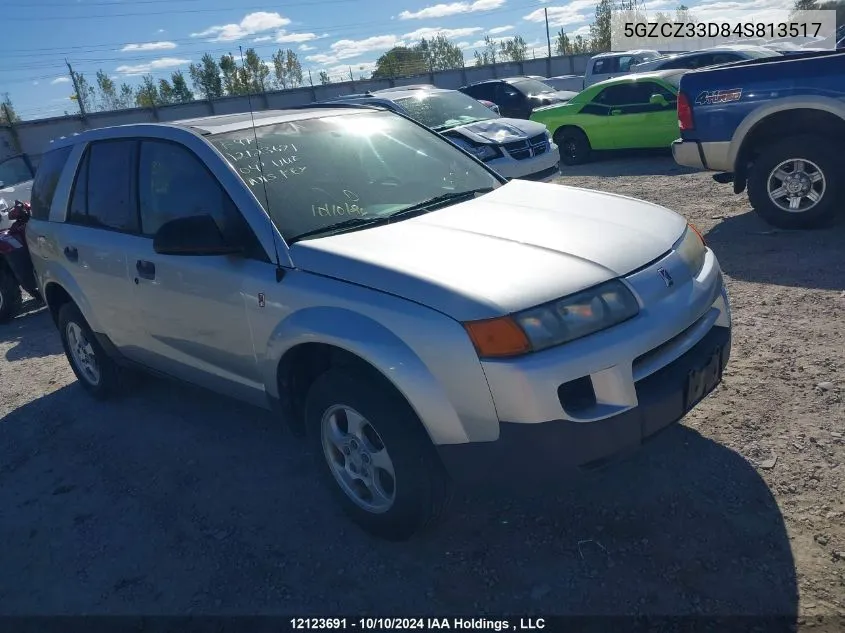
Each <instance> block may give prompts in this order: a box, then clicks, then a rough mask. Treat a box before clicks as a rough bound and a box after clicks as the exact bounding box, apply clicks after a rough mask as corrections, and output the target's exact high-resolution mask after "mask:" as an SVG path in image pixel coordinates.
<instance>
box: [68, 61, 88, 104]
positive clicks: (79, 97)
mask: <svg viewBox="0 0 845 633" xmlns="http://www.w3.org/2000/svg"><path fill="white" fill-rule="evenodd" d="M65 64H67V69H68V71H70V80H71V81H72V82H73V90H74V92H76V103H77V104H79V114H81V115H82V116H85V114H86V112H85V102H84V101H83V99H82V94H81V93H80V92H79V84H78V83H77V81H76V73H75V72H73V68H71V67H70V62H69V61H68V60H67V59H65Z"/></svg>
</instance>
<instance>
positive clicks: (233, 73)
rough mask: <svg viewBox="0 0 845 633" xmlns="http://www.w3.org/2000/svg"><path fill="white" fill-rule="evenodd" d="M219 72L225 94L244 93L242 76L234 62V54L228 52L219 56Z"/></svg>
mask: <svg viewBox="0 0 845 633" xmlns="http://www.w3.org/2000/svg"><path fill="white" fill-rule="evenodd" d="M220 72H221V73H222V75H223V89H224V90H225V91H226V94H227V95H230V96H232V95H242V94H246V90H244V87H243V83H242V81H241V80H242V76H241V73H240V72H239V70H238V65H237V64H236V63H235V58H234V56H233V55H232V54H231V53H229V54H228V55H223V56H222V57H221V58H220Z"/></svg>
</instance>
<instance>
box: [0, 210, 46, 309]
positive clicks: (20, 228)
mask: <svg viewBox="0 0 845 633" xmlns="http://www.w3.org/2000/svg"><path fill="white" fill-rule="evenodd" d="M31 214H32V210H31V207H30V206H29V203H28V202H21V201H20V200H15V205H14V207H13V208H12V210H11V211H9V219H10V220H12V226H10V227H9V228H8V229H4V230H2V231H0V323H3V322H6V321H10V320H11V319H14V318H15V317H16V316H17V315H18V312H20V309H21V304H22V303H23V295H22V294H21V288H23V289H24V290H25V291H26V292H27V293H29V295H31V296H32V297H33V298H34V299H35V300H36V301H37V302H38V303H43V299H42V298H41V293H40V292H39V290H38V284H37V283H36V281H35V270H34V269H33V267H32V258H31V257H30V255H29V246H28V245H27V243H26V223H27V222H29V218H30V216H31Z"/></svg>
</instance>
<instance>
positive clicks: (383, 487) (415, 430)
mask: <svg viewBox="0 0 845 633" xmlns="http://www.w3.org/2000/svg"><path fill="white" fill-rule="evenodd" d="M305 420H306V425H307V430H308V435H309V438H310V440H309V441H310V443H311V447H312V450H313V452H314V454H315V455H316V457H317V461H318V468H319V469H320V471H321V473H322V475H323V478H324V480H325V482H326V483H327V484H328V485H329V487H330V488H331V489H332V491H333V493H334V494H335V496H336V497H337V498H338V499H339V501H340V503H341V505H342V507H343V509H344V511H345V512H346V513H347V514H348V515H349V516H350V518H351V519H352V520H353V521H354V522H355V523H357V524H358V525H359V526H361V527H362V528H363V529H364V530H366V531H367V532H369V533H370V534H373V535H374V536H378V537H380V538H385V539H389V540H405V539H408V538H410V537H411V536H413V535H414V534H415V533H417V532H419V531H420V530H422V529H423V528H424V527H427V526H428V525H430V524H432V523H433V522H434V521H435V520H436V519H437V518H438V517H439V516H440V514H441V513H442V512H443V510H444V509H445V507H446V505H447V504H448V501H449V498H450V486H449V481H448V478H447V476H446V473H445V471H444V469H443V465H442V464H441V463H440V461H439V459H438V458H437V455H436V453H435V451H434V447H433V445H432V444H431V440H430V439H429V437H428V435H427V434H426V432H425V431H424V429H423V427H422V425H421V423H420V421H419V419H418V418H417V416H416V415H415V414H414V412H413V410H412V409H411V408H410V406H409V405H408V403H407V402H406V401H405V400H404V398H402V397H401V396H400V395H399V394H398V393H397V392H395V391H394V390H393V389H392V387H390V386H389V385H387V386H386V385H385V383H384V381H382V380H379V379H373V378H370V377H367V376H366V374H364V375H363V376H358V375H353V374H352V373H349V372H347V371H344V370H338V369H332V370H329V371H328V372H326V373H325V374H323V375H322V376H320V377H319V378H317V380H316V381H315V382H314V384H313V385H312V386H311V389H310V390H309V392H308V397H307V400H306V404H305Z"/></svg>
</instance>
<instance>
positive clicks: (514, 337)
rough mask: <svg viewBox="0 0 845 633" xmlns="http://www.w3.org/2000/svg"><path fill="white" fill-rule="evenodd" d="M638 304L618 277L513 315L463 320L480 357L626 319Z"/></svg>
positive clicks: (569, 337)
mask: <svg viewBox="0 0 845 633" xmlns="http://www.w3.org/2000/svg"><path fill="white" fill-rule="evenodd" d="M639 311H640V307H639V304H638V303H637V300H636V298H635V297H634V295H633V294H631V291H630V290H628V287H627V286H625V284H623V283H622V282H621V281H617V280H614V281H610V282H607V283H604V284H601V285H600V286H596V287H594V288H590V289H589V290H584V291H582V292H579V293H577V294H574V295H570V296H568V297H564V298H563V299H557V300H555V301H552V302H550V303H546V304H543V305H541V306H537V307H536V308H530V309H528V310H524V311H522V312H519V313H517V314H514V315H513V316H509V317H502V318H498V319H489V320H486V321H474V322H471V323H465V324H464V326H465V327H466V329H467V332H468V333H469V335H470V338H471V339H472V341H473V343H474V344H475V348H476V350H477V351H478V355H479V356H481V357H482V358H492V357H505V356H517V355H519V354H525V353H527V352H530V351H539V350H542V349H546V348H548V347H553V346H555V345H560V344H562V343H567V342H569V341H573V340H575V339H579V338H582V337H584V336H587V335H589V334H593V333H595V332H599V331H601V330H605V329H607V328H609V327H611V326H613V325H616V324H617V323H621V322H623V321H627V320H628V319H630V318H632V317H634V316H636V315H637V314H638V313H639Z"/></svg>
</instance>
